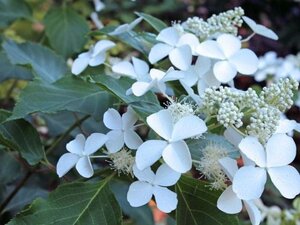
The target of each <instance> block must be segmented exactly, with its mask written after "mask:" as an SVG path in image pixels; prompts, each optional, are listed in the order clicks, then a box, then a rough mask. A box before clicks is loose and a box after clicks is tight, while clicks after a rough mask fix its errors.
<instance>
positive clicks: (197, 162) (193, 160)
mask: <svg viewBox="0 0 300 225" xmlns="http://www.w3.org/2000/svg"><path fill="white" fill-rule="evenodd" d="M192 162H193V163H196V164H200V161H198V160H195V159H192Z"/></svg>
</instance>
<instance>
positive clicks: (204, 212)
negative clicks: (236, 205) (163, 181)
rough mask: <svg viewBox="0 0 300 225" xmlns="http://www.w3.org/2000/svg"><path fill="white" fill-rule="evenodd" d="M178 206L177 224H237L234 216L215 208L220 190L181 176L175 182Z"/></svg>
mask: <svg viewBox="0 0 300 225" xmlns="http://www.w3.org/2000/svg"><path fill="white" fill-rule="evenodd" d="M176 192H177V197H178V206H177V210H176V222H177V225H186V224H188V225H211V224H216V225H217V224H218V225H229V224H230V225H238V224H239V222H238V219H237V217H236V216H233V215H228V214H225V213H223V212H222V211H220V210H219V209H218V208H217V200H218V198H219V196H220V194H221V193H220V192H217V191H212V190H210V189H209V187H207V183H205V182H202V181H200V180H196V179H194V178H191V177H187V176H182V177H181V179H180V180H179V182H178V183H177V184H176Z"/></svg>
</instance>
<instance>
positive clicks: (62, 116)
mask: <svg viewBox="0 0 300 225" xmlns="http://www.w3.org/2000/svg"><path fill="white" fill-rule="evenodd" d="M106 110H107V107H105V105H103V108H102V111H103V112H101V113H100V114H101V115H103V114H104V112H105V111H106ZM40 116H41V117H42V118H43V119H44V120H45V122H46V124H47V128H48V134H49V135H50V136H52V137H54V136H58V135H61V134H63V133H64V132H65V131H66V130H67V129H68V128H69V127H70V126H72V125H73V124H74V123H75V122H76V120H77V119H76V117H75V115H74V113H72V112H69V111H62V112H58V113H55V114H44V113H41V114H40ZM83 116H84V115H82V114H81V113H77V117H78V118H82V117H83ZM81 128H82V129H83V130H84V131H85V132H86V133H88V134H90V133H94V132H99V133H106V132H107V128H106V127H105V126H104V124H103V122H102V121H96V120H95V119H94V118H93V117H90V118H88V119H87V120H85V121H83V123H81ZM80 132H81V131H80V129H79V128H76V129H74V130H73V131H72V132H71V135H72V136H74V137H75V136H76V135H77V134H78V133H80Z"/></svg>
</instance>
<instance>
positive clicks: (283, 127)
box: [275, 114, 300, 136]
mask: <svg viewBox="0 0 300 225" xmlns="http://www.w3.org/2000/svg"><path fill="white" fill-rule="evenodd" d="M294 130H295V131H297V132H300V123H297V122H296V121H295V120H289V119H287V118H286V116H285V115H284V114H281V118H280V120H279V124H278V126H277V129H276V131H275V133H276V134H277V133H281V134H288V135H289V136H293V134H294Z"/></svg>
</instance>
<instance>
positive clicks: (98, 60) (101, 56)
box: [89, 52, 106, 66]
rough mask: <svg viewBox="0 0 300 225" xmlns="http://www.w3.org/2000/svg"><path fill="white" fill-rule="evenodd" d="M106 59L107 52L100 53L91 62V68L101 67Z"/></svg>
mask: <svg viewBox="0 0 300 225" xmlns="http://www.w3.org/2000/svg"><path fill="white" fill-rule="evenodd" d="M105 59H106V54H105V52H100V53H99V54H98V55H95V56H94V57H92V58H91V59H90V61H89V65H90V66H99V65H101V64H103V63H104V61H105Z"/></svg>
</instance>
